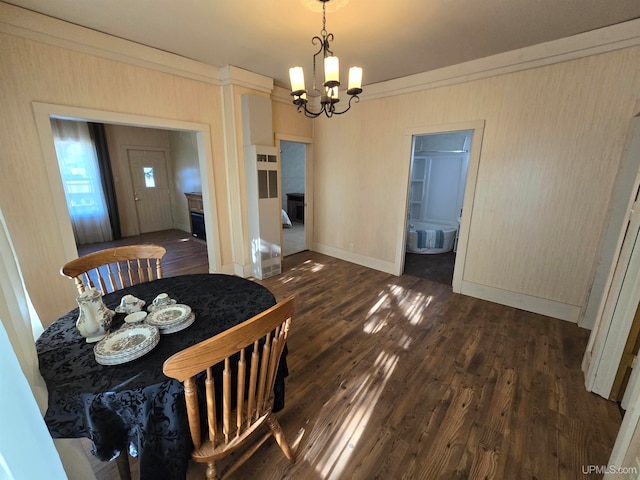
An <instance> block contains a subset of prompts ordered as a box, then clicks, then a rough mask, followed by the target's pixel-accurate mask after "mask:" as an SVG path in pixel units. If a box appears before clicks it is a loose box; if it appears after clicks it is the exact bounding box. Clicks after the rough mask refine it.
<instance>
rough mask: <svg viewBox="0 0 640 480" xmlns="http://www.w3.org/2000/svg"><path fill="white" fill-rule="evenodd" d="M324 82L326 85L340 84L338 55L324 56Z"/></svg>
mask: <svg viewBox="0 0 640 480" xmlns="http://www.w3.org/2000/svg"><path fill="white" fill-rule="evenodd" d="M324 84H325V86H327V87H335V86H337V85H340V62H339V61H338V57H335V56H331V57H325V59H324Z"/></svg>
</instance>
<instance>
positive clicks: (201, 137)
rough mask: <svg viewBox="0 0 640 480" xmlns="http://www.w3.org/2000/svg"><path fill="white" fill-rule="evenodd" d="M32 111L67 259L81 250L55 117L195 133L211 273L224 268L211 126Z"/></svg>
mask: <svg viewBox="0 0 640 480" xmlns="http://www.w3.org/2000/svg"><path fill="white" fill-rule="evenodd" d="M32 109H33V114H34V117H35V121H36V128H37V129H38V134H39V138H40V147H41V148H42V156H43V158H44V163H45V167H46V170H47V174H48V176H49V185H50V188H51V195H52V197H53V203H54V208H55V212H56V221H57V224H58V229H59V231H60V236H61V238H62V242H63V248H64V252H65V256H66V258H67V260H72V259H74V258H77V257H78V249H77V248H76V243H75V240H74V237H73V230H72V228H71V220H70V218H69V212H68V210H67V203H66V200H65V196H64V189H63V186H62V179H61V177H60V170H59V168H58V157H57V155H56V151H55V145H54V142H53V131H52V129H51V122H50V118H51V117H58V118H66V119H70V120H83V121H88V122H98V123H110V124H114V125H128V126H132V127H149V128H162V129H165V130H183V131H190V132H195V133H196V140H197V145H198V164H199V166H200V177H201V179H202V182H201V183H202V198H203V201H204V203H205V205H206V206H208V207H209V208H205V224H206V229H207V255H208V257H209V272H211V273H214V272H216V271H217V270H218V268H220V266H221V263H222V261H221V259H222V256H221V252H220V236H219V231H218V213H217V206H216V203H215V191H214V185H215V182H214V175H213V158H212V156H211V151H212V149H211V136H210V133H209V130H210V125H208V124H204V123H195V122H185V121H181V120H172V119H167V118H158V117H147V116H143V115H131V114H126V113H118V112H111V111H107V110H96V109H91V108H81V107H72V106H68V105H55V104H50V103H40V102H32Z"/></svg>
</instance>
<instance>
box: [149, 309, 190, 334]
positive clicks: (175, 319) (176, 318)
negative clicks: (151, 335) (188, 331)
mask: <svg viewBox="0 0 640 480" xmlns="http://www.w3.org/2000/svg"><path fill="white" fill-rule="evenodd" d="M190 313H191V307H190V306H189V305H183V304H181V303H176V304H175V305H167V306H164V307H160V308H157V309H155V310H154V311H153V312H151V313H150V314H149V315H148V316H147V323H148V324H149V325H154V326H156V327H159V328H166V327H169V326H173V325H175V324H178V323H181V322H183V321H184V320H186V319H187V317H188V316H189V314H190Z"/></svg>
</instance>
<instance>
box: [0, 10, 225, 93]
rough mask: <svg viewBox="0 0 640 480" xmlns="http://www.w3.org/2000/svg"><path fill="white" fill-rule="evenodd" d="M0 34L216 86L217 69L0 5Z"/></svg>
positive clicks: (218, 71) (28, 11)
mask: <svg viewBox="0 0 640 480" xmlns="http://www.w3.org/2000/svg"><path fill="white" fill-rule="evenodd" d="M0 32H2V33H6V34H9V35H15V36H19V37H23V38H28V39H30V40H35V41H38V42H42V43H46V44H49V45H54V46H58V47H63V48H67V49H69V50H74V51H76V52H80V53H87V54H90V55H95V56H97V57H102V58H107V59H109V60H115V61H117V62H122V63H127V64H129V65H135V66H139V67H144V68H149V69H153V70H158V71H161V72H164V73H171V74H174V75H179V76H181V77H186V78H191V79H193V80H199V81H201V82H207V83H212V84H215V85H220V69H219V68H218V67H215V66H213V65H207V64H205V63H202V62H197V61H195V60H191V59H189V58H185V57H181V56H180V55H175V54H173V53H168V52H164V51H162V50H158V49H155V48H151V47H147V46H145V45H141V44H139V43H134V42H131V41H129V40H124V39H122V38H118V37H114V36H112V35H108V34H106V33H101V32H98V31H95V30H91V29H88V28H85V27H81V26H78V25H74V24H72V23H68V22H65V21H62V20H58V19H56V18H52V17H48V16H46V15H42V14H40V13H36V12H32V11H30V10H25V9H24V8H20V7H16V6H14V5H9V4H7V3H2V2H0Z"/></svg>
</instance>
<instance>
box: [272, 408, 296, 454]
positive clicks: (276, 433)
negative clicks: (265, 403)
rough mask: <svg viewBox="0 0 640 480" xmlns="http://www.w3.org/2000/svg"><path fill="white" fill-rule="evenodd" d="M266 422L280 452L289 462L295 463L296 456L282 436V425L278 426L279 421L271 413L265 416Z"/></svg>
mask: <svg viewBox="0 0 640 480" xmlns="http://www.w3.org/2000/svg"><path fill="white" fill-rule="evenodd" d="M266 422H267V426H268V427H269V430H271V433H272V434H273V438H275V439H276V442H278V445H279V446H280V450H282V453H284V455H285V457H287V458H288V459H289V461H290V462H291V463H295V461H296V457H295V456H294V455H293V452H292V451H291V447H289V444H288V443H287V440H286V439H285V438H284V433H283V431H282V427H281V426H280V422H278V420H277V419H276V417H274V416H273V415H271V414H269V416H267V419H266Z"/></svg>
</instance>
